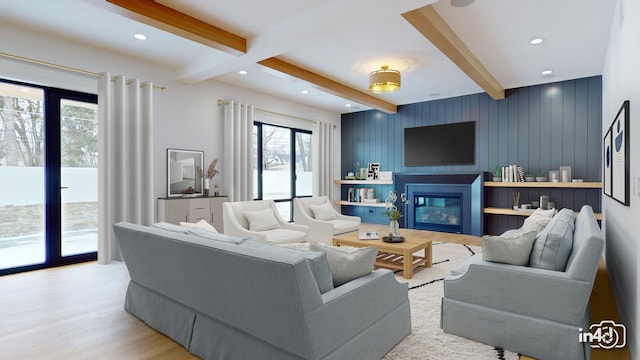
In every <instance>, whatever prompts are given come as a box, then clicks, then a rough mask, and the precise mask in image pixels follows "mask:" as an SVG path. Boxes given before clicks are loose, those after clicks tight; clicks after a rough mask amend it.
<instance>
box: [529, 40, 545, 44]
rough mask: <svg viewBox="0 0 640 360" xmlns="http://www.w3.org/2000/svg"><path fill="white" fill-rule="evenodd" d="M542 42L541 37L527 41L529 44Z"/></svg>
mask: <svg viewBox="0 0 640 360" xmlns="http://www.w3.org/2000/svg"><path fill="white" fill-rule="evenodd" d="M543 42H544V40H543V39H541V38H535V39H531V41H529V44H531V45H539V44H542V43H543Z"/></svg>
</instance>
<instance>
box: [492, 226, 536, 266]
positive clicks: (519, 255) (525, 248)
mask: <svg viewBox="0 0 640 360" xmlns="http://www.w3.org/2000/svg"><path fill="white" fill-rule="evenodd" d="M535 241H536V232H535V231H529V232H526V233H521V234H520V233H518V234H515V235H513V236H512V237H506V236H504V235H503V236H486V235H485V236H483V237H482V260H484V261H491V262H499V263H505V264H512V265H520V266H526V265H527V264H529V255H530V254H531V248H532V247H533V243H534V242H535Z"/></svg>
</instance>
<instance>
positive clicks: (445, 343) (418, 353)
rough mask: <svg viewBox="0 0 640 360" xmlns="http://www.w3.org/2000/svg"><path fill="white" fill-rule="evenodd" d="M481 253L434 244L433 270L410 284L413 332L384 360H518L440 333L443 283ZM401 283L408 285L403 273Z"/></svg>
mask: <svg viewBox="0 0 640 360" xmlns="http://www.w3.org/2000/svg"><path fill="white" fill-rule="evenodd" d="M479 251H480V247H477V246H467V245H460V244H451V243H434V244H433V266H432V267H430V268H419V269H416V271H415V272H414V274H413V278H412V279H410V280H408V283H409V301H410V302H411V326H412V331H411V334H410V335H409V336H407V337H406V338H404V340H402V341H401V342H400V343H399V344H398V345H397V346H396V347H395V348H393V350H391V351H390V352H389V353H388V354H387V355H386V356H385V357H384V359H386V360H397V359H399V360H414V359H415V360H418V359H420V360H423V359H448V360H458V359H459V360H462V359H465V360H466V359H474V360H480V359H500V360H502V359H504V360H517V359H519V356H518V354H516V353H513V352H510V351H505V350H502V349H500V348H494V347H492V346H489V345H485V344H482V343H479V342H476V341H472V340H468V339H465V338H462V337H459V336H456V335H451V334H445V333H444V332H443V331H442V329H440V302H441V299H442V295H443V286H442V280H443V279H444V278H445V277H446V276H447V275H449V272H450V271H451V269H452V268H454V267H455V266H456V265H458V264H459V263H461V262H462V261H464V260H465V259H466V258H468V257H469V256H471V255H473V254H475V253H476V252H479ZM396 277H397V278H398V280H399V281H407V280H406V279H404V278H403V277H402V272H401V271H399V272H397V273H396Z"/></svg>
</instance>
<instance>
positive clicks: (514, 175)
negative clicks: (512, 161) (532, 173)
mask: <svg viewBox="0 0 640 360" xmlns="http://www.w3.org/2000/svg"><path fill="white" fill-rule="evenodd" d="M502 182H524V171H523V170H522V167H521V166H520V165H508V166H503V167H502Z"/></svg>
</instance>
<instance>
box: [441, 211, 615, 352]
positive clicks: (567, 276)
mask: <svg viewBox="0 0 640 360" xmlns="http://www.w3.org/2000/svg"><path fill="white" fill-rule="evenodd" d="M567 212H568V213H569V214H570V218H571V219H569V220H567V219H566V213H567ZM573 217H574V215H573V211H565V210H562V211H560V212H559V213H558V214H556V215H555V216H554V218H553V219H552V220H551V222H549V224H548V225H547V227H545V229H544V230H543V231H542V232H541V233H540V234H539V235H538V237H537V238H536V243H534V245H533V250H532V251H531V255H530V260H529V264H528V266H519V265H513V264H506V263H498V262H490V261H484V260H483V254H482V253H478V254H476V255H474V256H472V257H471V258H469V259H468V260H467V261H465V262H463V263H462V264H461V265H459V266H458V267H456V268H455V269H453V270H452V271H451V275H450V276H449V277H447V278H445V279H444V297H443V298H442V311H441V323H440V325H441V327H442V329H443V330H444V332H445V333H449V334H455V335H459V336H462V337H466V338H468V339H472V340H475V341H480V342H483V343H485V344H488V345H492V346H497V347H501V348H503V349H506V350H510V351H514V352H519V353H521V354H524V355H527V356H531V357H534V358H537V359H549V360H568V359H571V360H588V359H590V357H591V348H590V347H589V343H586V342H585V343H581V342H579V341H578V332H579V329H583V330H584V329H587V331H588V329H589V326H590V324H591V319H590V314H589V298H590V296H591V290H592V288H593V283H594V281H595V276H596V272H597V271H598V266H599V263H600V260H601V257H602V251H603V248H604V239H603V237H602V233H601V231H600V228H599V226H598V222H597V221H596V218H595V216H594V214H593V209H592V208H591V206H589V205H584V206H583V207H582V210H581V211H580V213H579V214H578V216H577V217H576V218H575V223H574V222H573ZM567 240H571V242H572V243H569V246H567V247H566V248H565V247H564V246H563V245H562V244H564V243H565V242H566V241H567ZM541 244H543V245H544V246H538V245H541ZM563 248H564V249H566V255H567V256H568V257H567V259H566V261H561V262H559V261H558V259H559V258H560V257H562V256H563V255H562V254H561V253H563V252H564V249H563ZM487 250H488V249H485V248H483V251H485V252H486V251H487ZM540 257H542V258H540Z"/></svg>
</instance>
